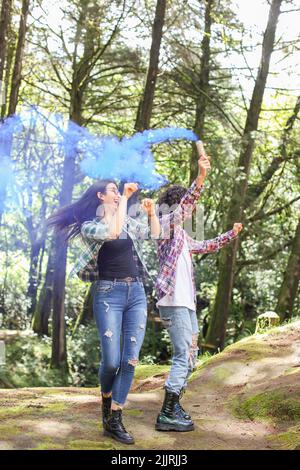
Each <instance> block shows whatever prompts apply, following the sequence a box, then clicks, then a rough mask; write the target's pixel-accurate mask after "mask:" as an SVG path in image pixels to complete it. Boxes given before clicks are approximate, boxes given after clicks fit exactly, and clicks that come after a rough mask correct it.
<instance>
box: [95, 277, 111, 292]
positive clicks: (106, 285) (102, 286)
mask: <svg viewBox="0 0 300 470" xmlns="http://www.w3.org/2000/svg"><path fill="white" fill-rule="evenodd" d="M114 285H115V283H114V281H105V280H101V281H98V283H97V286H96V292H98V293H100V294H108V293H109V292H111V291H112V289H113V287H114Z"/></svg>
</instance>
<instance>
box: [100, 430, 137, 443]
mask: <svg viewBox="0 0 300 470" xmlns="http://www.w3.org/2000/svg"><path fill="white" fill-rule="evenodd" d="M103 436H106V437H112V438H113V439H114V440H115V441H118V442H122V444H127V445H131V444H134V443H135V442H134V441H131V442H128V441H125V440H123V439H120V438H119V437H117V436H115V435H114V434H112V433H110V432H109V431H103Z"/></svg>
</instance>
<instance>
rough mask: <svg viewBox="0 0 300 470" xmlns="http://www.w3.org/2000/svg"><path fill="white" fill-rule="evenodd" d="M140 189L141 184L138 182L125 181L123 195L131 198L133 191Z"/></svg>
mask: <svg viewBox="0 0 300 470" xmlns="http://www.w3.org/2000/svg"><path fill="white" fill-rule="evenodd" d="M138 189H139V185H138V184H137V183H125V184H124V189H123V196H126V197H127V199H129V198H130V197H131V196H132V195H133V193H135V192H136V191H137V190H138Z"/></svg>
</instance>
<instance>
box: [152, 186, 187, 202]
mask: <svg viewBox="0 0 300 470" xmlns="http://www.w3.org/2000/svg"><path fill="white" fill-rule="evenodd" d="M186 191H187V189H186V188H185V187H183V186H180V185H179V184H173V185H172V186H170V187H169V188H167V189H166V190H165V191H164V192H163V193H162V194H161V195H160V197H159V199H158V205H159V206H161V205H163V204H167V205H168V207H171V206H173V205H176V204H179V203H180V201H181V199H182V198H183V196H184V195H185V193H186Z"/></svg>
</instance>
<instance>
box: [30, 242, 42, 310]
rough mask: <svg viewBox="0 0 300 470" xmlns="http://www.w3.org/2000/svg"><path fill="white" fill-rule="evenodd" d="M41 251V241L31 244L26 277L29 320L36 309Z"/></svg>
mask: <svg viewBox="0 0 300 470" xmlns="http://www.w3.org/2000/svg"><path fill="white" fill-rule="evenodd" d="M41 249H42V242H41V240H36V241H35V243H32V245H31V250H30V268H29V276H28V289H27V297H28V298H29V299H30V305H29V306H28V308H27V315H28V317H30V318H31V316H32V315H33V313H34V312H35V309H36V302H37V291H38V264H39V256H40V252H41Z"/></svg>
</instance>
